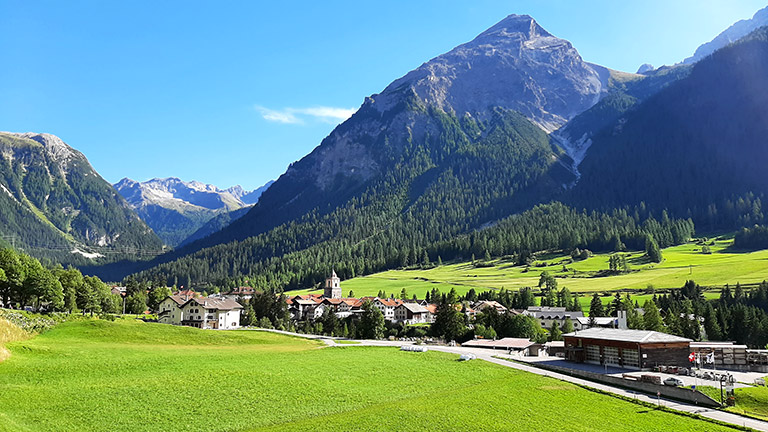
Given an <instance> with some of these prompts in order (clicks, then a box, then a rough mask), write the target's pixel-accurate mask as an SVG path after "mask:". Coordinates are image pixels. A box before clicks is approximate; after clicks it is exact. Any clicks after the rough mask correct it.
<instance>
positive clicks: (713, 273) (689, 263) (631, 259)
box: [289, 240, 768, 305]
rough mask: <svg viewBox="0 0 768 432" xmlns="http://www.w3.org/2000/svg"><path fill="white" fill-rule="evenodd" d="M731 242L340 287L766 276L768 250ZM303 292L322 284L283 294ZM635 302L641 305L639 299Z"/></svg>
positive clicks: (585, 284)
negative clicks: (617, 267)
mask: <svg viewBox="0 0 768 432" xmlns="http://www.w3.org/2000/svg"><path fill="white" fill-rule="evenodd" d="M731 243H732V241H731V240H721V241H717V242H716V244H715V245H714V246H712V247H711V250H712V254H709V255H705V254H702V253H701V252H700V246H698V245H696V244H694V243H688V244H684V245H680V246H674V247H670V248H667V249H664V250H663V256H664V261H663V262H662V263H660V264H655V263H648V262H647V260H646V259H645V258H644V256H643V255H644V254H643V252H637V251H635V252H630V253H628V258H627V261H628V263H629V266H630V269H631V270H635V271H632V272H630V273H627V274H621V275H615V276H605V277H594V276H595V273H596V272H598V271H600V270H607V269H608V258H609V257H610V254H597V255H595V256H593V257H591V258H588V259H586V260H583V261H577V262H574V263H571V264H567V265H566V267H567V271H563V263H564V261H565V260H567V259H570V257H569V256H568V257H566V256H564V255H549V256H545V257H542V258H543V259H540V260H539V261H538V263H544V264H546V265H545V266H542V267H538V266H531V267H530V268H529V270H528V271H526V270H525V267H522V266H515V265H514V264H513V263H510V262H504V261H501V260H495V261H493V262H492V263H491V264H493V266H491V267H475V266H473V265H472V264H471V263H459V264H451V265H444V266H441V267H436V268H432V269H428V270H391V271H387V272H382V273H377V274H373V275H369V276H365V277H359V278H354V279H350V280H346V281H343V282H342V283H341V287H342V289H343V291H344V295H347V294H348V292H349V291H350V290H351V291H353V292H354V294H355V296H375V295H376V294H377V293H378V292H379V290H383V291H385V292H386V293H387V294H390V293H393V294H395V295H399V294H400V290H402V289H403V288H405V289H406V290H407V292H408V296H409V297H410V296H412V295H414V294H416V295H417V296H418V297H419V298H423V297H424V295H425V294H426V292H427V291H430V290H432V289H433V288H438V289H440V290H441V291H443V292H445V291H449V290H450V289H451V288H455V289H456V291H457V292H458V293H460V294H463V293H466V292H467V291H469V290H470V289H471V288H474V289H475V290H476V291H478V292H480V291H487V290H489V289H501V288H507V289H518V288H521V287H536V286H538V282H539V276H540V275H541V272H542V271H544V270H546V271H548V272H550V273H551V274H553V275H554V276H556V277H557V280H558V284H559V286H560V287H563V286H566V287H568V289H570V290H571V291H572V292H581V293H592V292H609V291H617V290H642V289H645V288H647V287H648V285H653V286H654V287H655V288H656V289H672V288H680V287H682V286H683V285H684V284H685V281H686V280H689V279H693V280H695V281H696V282H697V283H699V284H700V285H703V286H718V287H719V286H723V285H725V284H731V285H735V284H736V283H737V282H740V283H742V284H746V283H758V282H761V281H763V280H767V279H768V250H760V251H754V252H735V251H733V250H732V249H730V248H729V246H730V245H731ZM308 292H312V293H319V292H322V290H303V291H291V292H290V293H289V294H297V293H308ZM710 295H717V294H716V293H712V294H710ZM608 300H609V299H606V301H608ZM640 303H641V305H642V301H641V302H640Z"/></svg>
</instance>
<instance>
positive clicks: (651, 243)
mask: <svg viewBox="0 0 768 432" xmlns="http://www.w3.org/2000/svg"><path fill="white" fill-rule="evenodd" d="M645 253H646V255H648V258H649V259H650V260H651V261H653V262H657V263H660V262H661V260H662V256H661V249H660V248H659V244H658V243H656V240H655V239H654V238H653V236H652V235H651V234H648V235H647V236H646V238H645Z"/></svg>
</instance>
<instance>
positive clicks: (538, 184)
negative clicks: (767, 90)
mask: <svg viewBox="0 0 768 432" xmlns="http://www.w3.org/2000/svg"><path fill="white" fill-rule="evenodd" d="M408 110H410V111H411V112H412V115H414V116H418V117H420V119H419V121H421V122H423V123H425V124H427V125H428V127H429V128H430V129H431V130H432V131H434V134H424V136H422V137H421V139H417V138H416V137H414V139H412V140H407V141H406V142H404V143H402V146H403V147H402V148H398V147H395V146H392V145H386V146H381V147H377V151H379V152H381V153H382V155H381V156H380V157H381V160H391V161H392V162H390V164H391V165H390V166H391V168H389V169H388V170H387V171H386V174H384V175H383V176H381V177H380V178H378V179H376V180H375V181H374V180H372V181H370V182H368V183H367V184H366V186H365V189H364V190H362V191H360V192H358V193H357V194H354V195H352V196H351V197H348V198H347V202H346V204H343V205H341V206H340V207H339V208H337V209H335V210H333V209H332V207H331V204H328V205H327V206H323V207H321V209H318V210H314V211H312V212H310V213H309V214H307V215H305V216H303V217H301V218H299V219H298V220H297V221H295V222H292V223H288V224H285V225H282V226H280V227H278V228H276V229H274V230H271V231H269V232H267V233H265V234H261V235H259V236H256V237H252V238H249V239H247V240H244V241H240V242H232V243H227V244H223V245H218V246H215V247H212V248H208V249H204V250H203V251H200V252H197V253H195V254H193V255H190V256H188V257H183V258H181V259H179V260H177V261H175V262H173V263H170V264H164V265H161V266H159V267H158V268H156V269H153V270H152V271H150V272H149V273H151V274H155V273H158V272H159V273H161V274H165V275H166V276H168V277H170V276H171V275H174V276H178V277H180V278H181V279H180V280H184V277H185V276H187V275H188V276H189V277H191V280H193V281H202V280H208V281H214V280H219V279H221V278H223V277H234V276H239V275H249V274H256V273H259V272H258V271H257V269H258V268H259V266H261V265H263V264H264V263H268V262H270V261H271V260H277V259H278V258H279V257H281V256H283V255H285V254H289V253H292V252H297V251H301V250H304V249H306V248H310V247H315V248H317V249H315V252H311V253H317V251H318V250H321V249H323V248H328V249H327V251H328V253H327V255H326V257H325V262H326V264H324V265H323V267H322V270H321V269H320V268H318V269H317V270H310V269H299V268H297V269H295V276H294V278H295V279H296V282H295V284H297V283H299V282H298V281H299V280H301V281H302V282H301V283H305V282H306V281H305V280H304V279H305V278H304V276H303V275H305V274H312V275H313V276H312V277H315V276H314V274H315V273H317V274H318V275H319V274H320V273H322V272H325V271H326V270H325V268H326V267H329V266H330V263H331V262H339V263H340V261H341V257H342V256H343V255H348V252H342V251H341V249H345V248H348V247H350V246H353V245H356V247H365V253H364V254H361V255H360V256H359V257H357V258H355V260H359V262H361V263H362V262H363V261H366V262H368V261H370V263H369V264H366V265H367V266H369V267H370V268H381V265H380V264H374V263H377V262H379V261H380V260H379V259H377V258H375V257H376V256H379V257H386V260H385V261H386V262H387V263H391V264H394V263H395V262H399V258H398V257H399V254H400V253H401V251H406V250H408V249H413V250H416V249H422V248H425V247H426V246H427V245H429V244H432V243H434V242H439V241H445V240H449V239H451V238H453V237H455V236H456V235H458V234H461V233H465V232H467V231H468V230H470V229H472V228H476V227H480V226H482V225H483V224H486V223H492V222H494V221H496V220H498V219H500V218H503V217H504V216H506V215H509V214H511V213H515V212H518V211H522V210H524V209H526V208H530V207H531V206H532V205H534V204H536V203H537V202H538V201H539V200H540V199H551V198H555V197H557V196H558V195H559V194H560V193H562V191H563V187H562V184H563V183H567V182H569V181H571V180H572V174H571V173H570V172H569V171H568V170H567V169H566V168H565V167H564V166H563V164H562V163H561V159H560V157H561V151H560V150H558V149H556V148H553V146H552V145H551V144H550V142H549V138H548V137H547V135H546V133H544V132H543V131H542V130H541V129H540V128H538V127H537V126H535V125H533V124H532V123H531V122H530V121H528V120H527V119H525V118H524V117H522V116H521V115H519V114H517V113H515V112H512V111H506V110H502V109H497V110H495V111H494V116H493V117H492V119H491V120H490V121H488V122H485V123H483V122H476V121H474V120H473V119H471V118H469V117H465V118H463V119H458V118H456V117H455V116H453V115H452V114H449V113H445V112H443V111H441V110H439V109H435V108H428V107H424V106H421V105H419V104H414V105H412V106H411V107H410V108H408ZM384 135H385V136H384V137H382V140H383V141H385V142H386V141H388V137H387V136H386V134H384ZM277 185H279V182H278V183H275V186H273V188H272V189H274V188H275V187H276V186H277ZM272 189H270V191H271V190H272ZM352 190H354V189H352ZM325 211H328V213H324V212H325ZM243 219H244V218H243ZM243 219H239V220H238V221H236V222H235V223H234V224H233V225H231V227H235V226H236V225H238V224H240V223H241V221H243ZM370 248H373V250H372V251H371V250H370ZM336 249H339V250H336ZM361 252H362V251H361ZM369 252H370V253H369ZM334 256H338V258H331V257H334ZM419 258H420V257H419ZM262 261H263V263H262ZM187 272H189V273H187ZM281 273H282V272H281ZM272 277H275V278H279V279H280V280H283V278H284V275H279V276H278V275H273V276H272ZM307 280H308V279H307ZM318 280H319V279H318ZM296 286H300V285H296Z"/></svg>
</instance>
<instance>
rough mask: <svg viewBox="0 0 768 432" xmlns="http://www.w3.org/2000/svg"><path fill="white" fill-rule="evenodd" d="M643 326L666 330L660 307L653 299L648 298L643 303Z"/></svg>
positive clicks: (647, 328) (650, 328) (654, 329)
mask: <svg viewBox="0 0 768 432" xmlns="http://www.w3.org/2000/svg"><path fill="white" fill-rule="evenodd" d="M643 327H644V328H645V329H646V330H653V331H664V323H663V322H662V320H661V314H660V313H659V308H657V307H656V303H654V301H653V300H652V299H649V300H646V301H645V303H644V304H643Z"/></svg>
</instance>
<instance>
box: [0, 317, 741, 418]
mask: <svg viewBox="0 0 768 432" xmlns="http://www.w3.org/2000/svg"><path fill="white" fill-rule="evenodd" d="M319 346H320V344H319V343H318V342H314V341H308V340H304V339H296V338H291V337H287V336H283V335H277V334H272V333H263V332H254V331H238V332H216V331H202V330H197V329H192V328H180V327H170V326H166V325H162V324H149V323H141V322H134V321H130V320H118V321H116V322H107V321H98V320H94V321H76V322H68V323H64V324H61V325H59V326H57V327H56V328H54V329H53V330H50V331H48V332H45V333H43V334H42V335H40V336H37V337H35V338H33V339H29V340H25V341H17V342H11V343H9V344H8V348H9V349H10V351H11V357H10V358H8V359H6V360H5V361H4V362H2V363H0V430H3V431H14V432H15V431H65V430H66V431H69V430H77V431H97V430H98V431H107V430H108V431H128V430H130V431H157V430H166V431H173V430H210V431H232V430H252V431H257V430H291V431H303V430H306V431H310V430H311V431H318V430H320V431H323V430H328V431H340V430H356V431H386V430H488V431H510V430H547V431H561V430H563V431H564V430H585V431H590V430H637V431H646V430H675V431H700V430H707V431H719V430H729V429H727V428H725V427H723V426H719V425H716V424H713V423H708V422H704V421H702V420H696V419H692V418H689V417H685V416H680V415H676V414H671V413H668V412H665V411H658V410H655V409H652V408H648V407H646V406H643V405H637V404H634V403H631V402H628V401H624V400H621V399H617V398H613V397H610V396H606V395H602V394H599V393H595V392H591V391H588V390H585V389H583V388H581V387H577V386H575V385H571V384H567V383H564V382H561V381H557V380H555V379H552V378H547V377H541V376H537V375H532V374H527V373H525V372H520V371H515V370H512V369H508V368H504V367H502V366H498V365H494V364H490V363H485V362H481V361H473V362H459V361H457V360H456V356H455V355H450V354H445V353H438V352H428V353H408V352H401V351H398V350H396V349H394V348H372V347H354V346H350V347H345V348H323V349H319Z"/></svg>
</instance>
